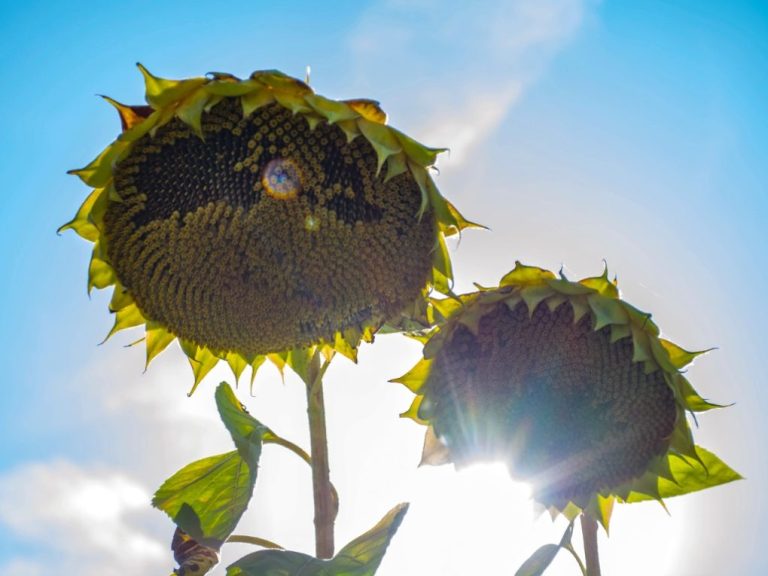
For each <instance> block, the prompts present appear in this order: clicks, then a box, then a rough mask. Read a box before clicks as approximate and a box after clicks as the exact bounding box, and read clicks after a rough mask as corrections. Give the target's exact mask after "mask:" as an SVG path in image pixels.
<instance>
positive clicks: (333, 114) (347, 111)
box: [304, 94, 359, 124]
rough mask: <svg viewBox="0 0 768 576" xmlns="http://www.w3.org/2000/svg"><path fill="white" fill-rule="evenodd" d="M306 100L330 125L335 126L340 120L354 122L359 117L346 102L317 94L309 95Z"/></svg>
mask: <svg viewBox="0 0 768 576" xmlns="http://www.w3.org/2000/svg"><path fill="white" fill-rule="evenodd" d="M304 100H305V101H306V102H307V104H309V105H310V106H311V107H312V108H313V109H314V110H315V112H317V113H318V114H320V115H321V116H322V117H323V118H325V119H326V120H327V121H328V123H329V124H335V123H336V122H339V121H340V120H354V119H355V118H357V117H358V116H359V114H358V113H357V112H355V111H354V110H353V109H352V108H350V107H349V106H348V105H347V104H345V103H344V102H338V101H336V100H330V99H329V98H324V97H323V96H318V95H317V94H308V95H307V96H305V97H304Z"/></svg>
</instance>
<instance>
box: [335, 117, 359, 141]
mask: <svg viewBox="0 0 768 576" xmlns="http://www.w3.org/2000/svg"><path fill="white" fill-rule="evenodd" d="M336 125H337V126H338V127H339V128H341V130H342V131H343V132H344V135H345V136H346V137H347V144H349V143H350V142H352V140H354V139H355V138H357V137H358V136H360V128H358V126H357V121H356V120H339V121H338V122H337V123H336Z"/></svg>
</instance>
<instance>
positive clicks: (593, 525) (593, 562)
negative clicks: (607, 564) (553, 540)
mask: <svg viewBox="0 0 768 576" xmlns="http://www.w3.org/2000/svg"><path fill="white" fill-rule="evenodd" d="M581 536H582V538H583V539H584V558H585V560H586V562H587V576H600V556H599V555H598V553H597V521H596V520H595V519H594V518H592V516H590V515H589V514H582V515H581Z"/></svg>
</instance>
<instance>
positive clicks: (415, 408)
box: [400, 396, 429, 426]
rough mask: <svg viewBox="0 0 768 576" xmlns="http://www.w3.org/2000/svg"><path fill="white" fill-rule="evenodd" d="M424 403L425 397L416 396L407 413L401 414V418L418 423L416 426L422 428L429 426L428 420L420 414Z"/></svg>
mask: <svg viewBox="0 0 768 576" xmlns="http://www.w3.org/2000/svg"><path fill="white" fill-rule="evenodd" d="M423 403H424V396H416V397H415V398H414V399H413V402H411V405H410V406H409V407H408V410H406V411H405V412H401V413H400V418H409V419H411V420H413V421H414V422H416V424H420V425H422V426H426V425H428V424H429V422H428V421H427V420H425V419H424V418H422V417H421V415H420V414H419V411H420V410H421V405H422V404H423Z"/></svg>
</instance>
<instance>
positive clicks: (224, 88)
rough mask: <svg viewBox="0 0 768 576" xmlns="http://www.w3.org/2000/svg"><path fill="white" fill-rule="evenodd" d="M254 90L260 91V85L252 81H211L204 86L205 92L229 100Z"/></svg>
mask: <svg viewBox="0 0 768 576" xmlns="http://www.w3.org/2000/svg"><path fill="white" fill-rule="evenodd" d="M256 89H261V85H259V84H257V83H256V82H255V81H253V80H241V81H234V82H233V81H230V80H223V79H221V80H213V81H212V82H208V84H206V85H205V91H206V92H208V93H209V94H211V95H214V96H228V97H230V98H232V97H237V96H245V95H246V94H249V93H251V92H253V91H254V90H256Z"/></svg>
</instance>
